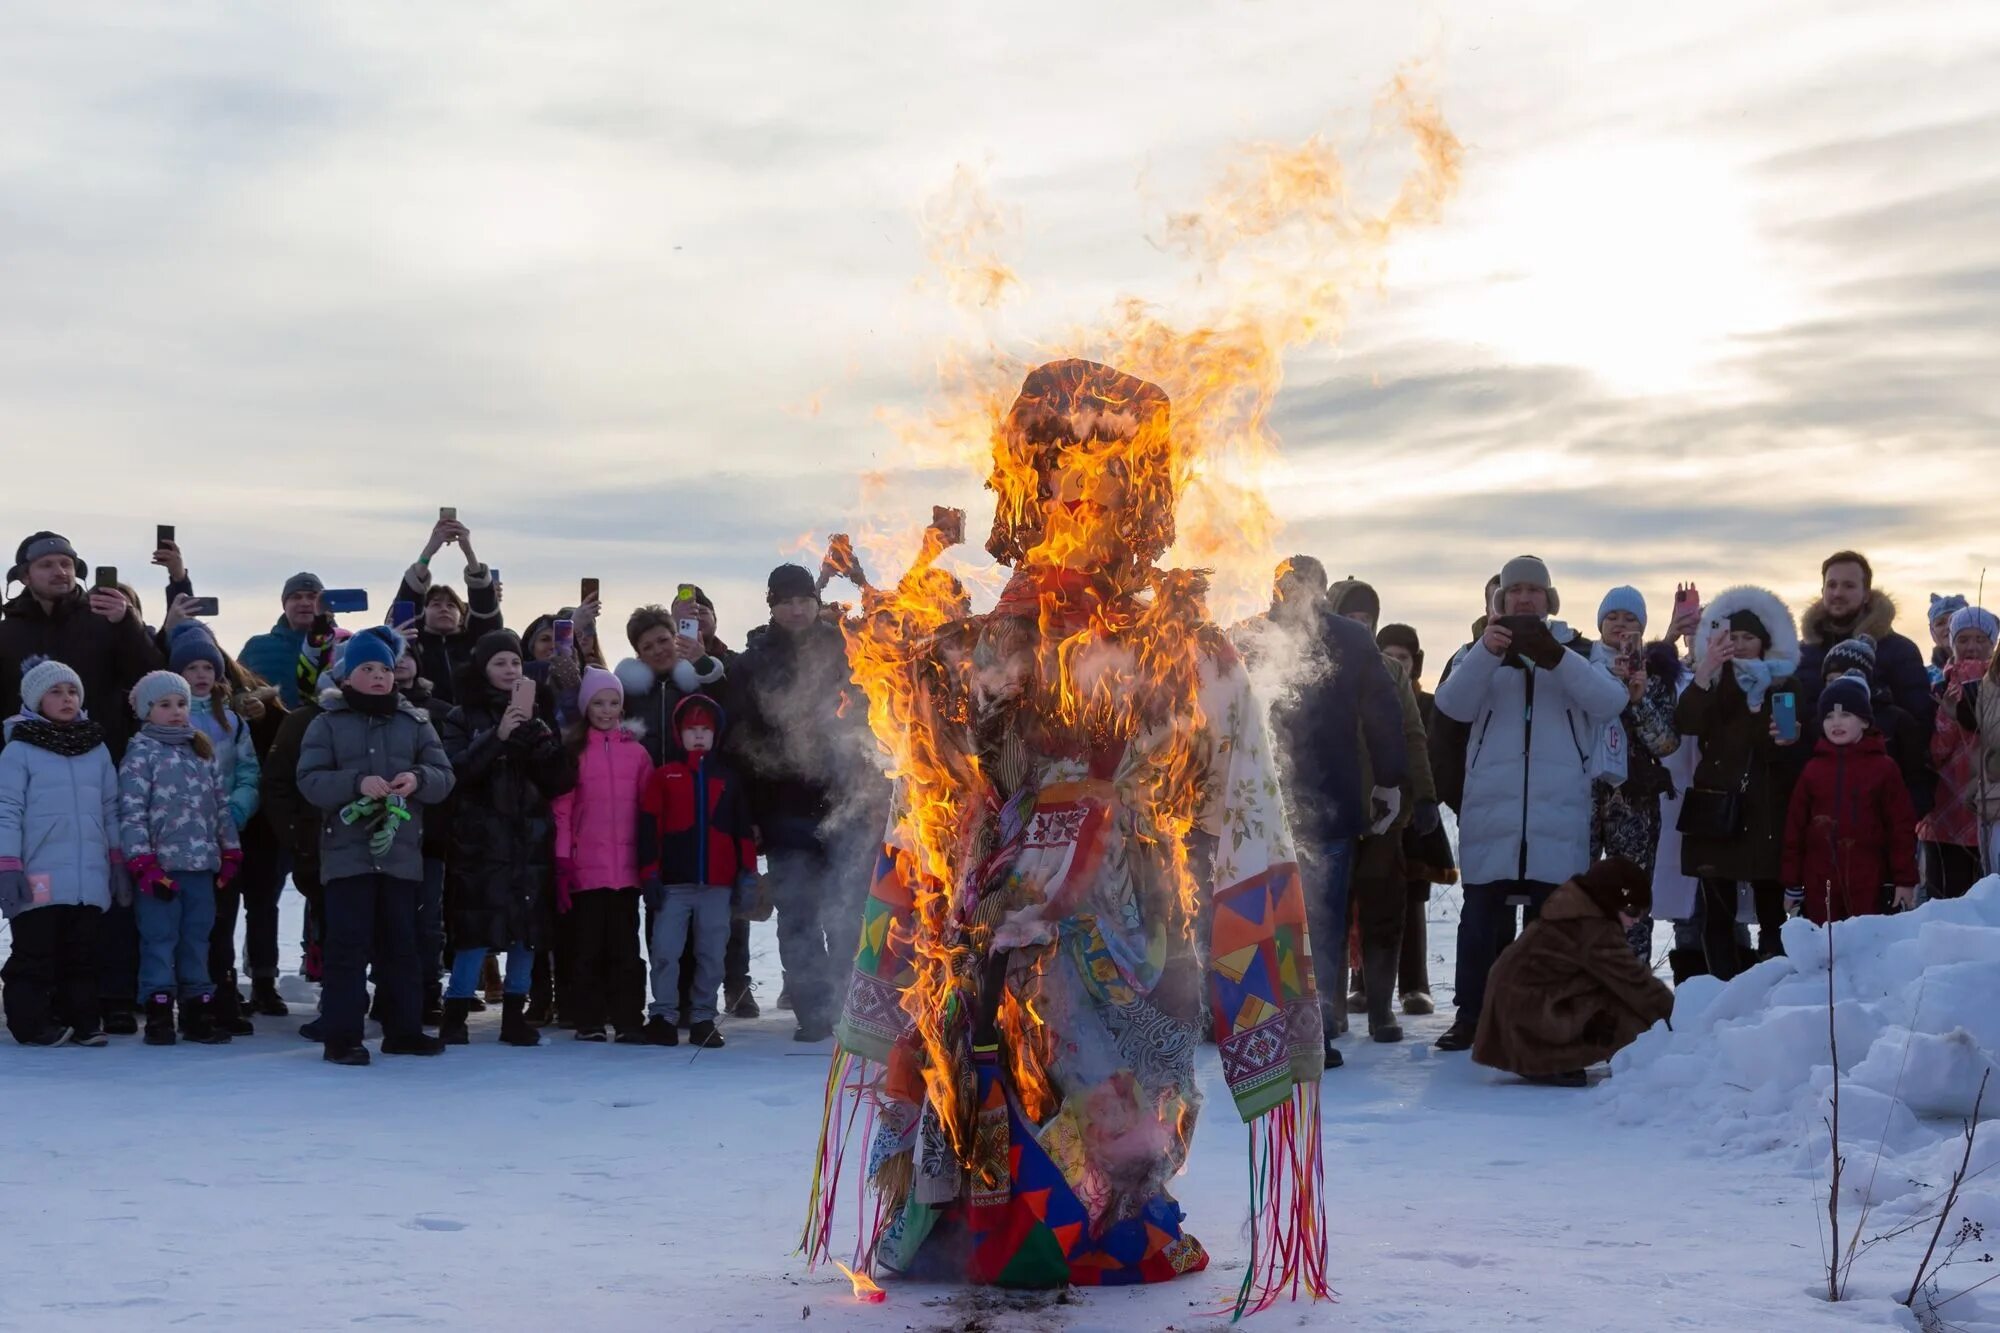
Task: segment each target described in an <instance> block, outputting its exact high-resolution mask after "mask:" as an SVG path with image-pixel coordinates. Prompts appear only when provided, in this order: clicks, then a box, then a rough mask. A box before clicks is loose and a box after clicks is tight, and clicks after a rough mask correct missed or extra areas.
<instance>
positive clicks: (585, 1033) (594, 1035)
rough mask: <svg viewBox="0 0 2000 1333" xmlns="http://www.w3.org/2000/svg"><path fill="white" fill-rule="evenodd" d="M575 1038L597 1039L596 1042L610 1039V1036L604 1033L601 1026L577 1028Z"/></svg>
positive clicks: (581, 1039)
mask: <svg viewBox="0 0 2000 1333" xmlns="http://www.w3.org/2000/svg"><path fill="white" fill-rule="evenodd" d="M576 1039H577V1040H578V1041H597V1042H604V1041H610V1040H611V1038H610V1037H609V1036H608V1035H607V1034H606V1033H605V1031H604V1029H603V1028H578V1029H577V1030H576Z"/></svg>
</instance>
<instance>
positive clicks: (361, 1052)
mask: <svg viewBox="0 0 2000 1333" xmlns="http://www.w3.org/2000/svg"><path fill="white" fill-rule="evenodd" d="M320 1058H321V1059H322V1060H325V1061H326V1062H327V1063H328V1064H330V1065H348V1066H351V1067H352V1068H355V1069H360V1068H362V1067H363V1066H365V1065H367V1063H368V1048H367V1047H366V1046H363V1045H362V1044H361V1043H360V1042H358V1041H357V1042H355V1043H354V1044H353V1045H351V1046H336V1045H334V1044H333V1043H332V1042H328V1043H327V1044H326V1051H325V1053H324V1054H323V1055H321V1056H320Z"/></svg>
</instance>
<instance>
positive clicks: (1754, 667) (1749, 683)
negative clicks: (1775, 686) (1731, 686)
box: [1729, 657, 1799, 713]
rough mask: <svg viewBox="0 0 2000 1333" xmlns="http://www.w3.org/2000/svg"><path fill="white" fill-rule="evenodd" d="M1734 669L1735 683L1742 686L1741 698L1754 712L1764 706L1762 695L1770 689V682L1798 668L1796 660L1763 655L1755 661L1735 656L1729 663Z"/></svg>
mask: <svg viewBox="0 0 2000 1333" xmlns="http://www.w3.org/2000/svg"><path fill="white" fill-rule="evenodd" d="M1729 665H1730V666H1731V667H1733V668H1735V670H1736V683H1737V684H1738V685H1740V686H1742V687H1743V698H1744V700H1745V702H1747V703H1748V704H1749V705H1750V711H1751V712H1753V713H1755V712H1758V711H1759V710H1761V709H1762V708H1763V707H1764V695H1765V694H1766V693H1768V692H1769V691H1770V688H1771V682H1772V681H1775V680H1783V679H1784V678H1785V677H1786V676H1789V675H1791V674H1792V673H1793V672H1794V671H1797V670H1798V669H1799V664H1798V663H1797V662H1787V661H1786V660H1785V659H1784V658H1782V657H1763V658H1758V659H1757V660H1755V661H1745V660H1743V659H1742V658H1740V657H1739V658H1737V659H1736V660H1734V661H1732V662H1731V663H1730V664H1729Z"/></svg>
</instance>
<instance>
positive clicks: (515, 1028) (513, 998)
mask: <svg viewBox="0 0 2000 1333" xmlns="http://www.w3.org/2000/svg"><path fill="white" fill-rule="evenodd" d="M500 1041H501V1043H502V1044H503V1045H507V1046H539V1045H541V1044H542V1034H541V1033H539V1032H537V1031H535V1029H534V1027H533V1026H532V1025H531V1024H530V1023H529V1022H528V997H527V996H525V995H506V996H502V997H501V1000H500Z"/></svg>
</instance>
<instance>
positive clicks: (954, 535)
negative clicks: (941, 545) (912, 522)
mask: <svg viewBox="0 0 2000 1333" xmlns="http://www.w3.org/2000/svg"><path fill="white" fill-rule="evenodd" d="M931 526H932V527H934V528H936V529H937V530H938V534H939V535H940V536H942V537H943V538H944V539H945V541H946V542H948V543H949V544H951V545H953V546H957V545H958V544H959V543H960V542H963V541H964V540H965V511H964V510H963V509H950V508H947V507H946V506H944V505H932V506H931Z"/></svg>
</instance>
